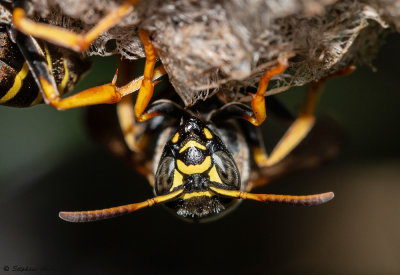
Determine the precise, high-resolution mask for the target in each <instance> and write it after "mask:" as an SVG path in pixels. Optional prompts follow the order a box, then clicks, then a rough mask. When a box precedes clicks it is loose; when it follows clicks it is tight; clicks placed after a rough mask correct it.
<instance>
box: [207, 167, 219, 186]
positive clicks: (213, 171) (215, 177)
mask: <svg viewBox="0 0 400 275" xmlns="http://www.w3.org/2000/svg"><path fill="white" fill-rule="evenodd" d="M208 176H209V177H210V181H213V182H218V183H222V180H221V178H220V177H219V175H218V172H217V169H216V168H215V165H214V166H213V167H212V168H211V170H210V172H209V173H208Z"/></svg>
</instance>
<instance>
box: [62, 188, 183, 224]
mask: <svg viewBox="0 0 400 275" xmlns="http://www.w3.org/2000/svg"><path fill="white" fill-rule="evenodd" d="M182 192H183V189H181V190H178V191H176V192H173V193H170V194H167V195H163V196H157V197H154V198H151V199H148V200H146V201H143V202H138V203H132V204H127V205H122V206H117V207H112V208H107V209H101V210H90V211H75V212H64V211H62V212H60V213H59V214H58V216H59V217H60V218H61V219H63V220H64V221H67V222H92V221H100V220H105V219H109V218H113V217H117V216H122V215H126V214H129V213H132V212H134V211H136V210H139V209H141V208H145V207H150V206H153V205H154V204H159V203H162V202H167V201H169V200H172V199H174V198H176V197H177V196H179V195H180V194H182Z"/></svg>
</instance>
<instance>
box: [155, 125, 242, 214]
mask: <svg viewBox="0 0 400 275" xmlns="http://www.w3.org/2000/svg"><path fill="white" fill-rule="evenodd" d="M210 186H211V187H212V186H215V187H218V188H223V189H226V190H239V189H240V176H239V171H238V169H237V167H236V164H235V161H234V160H233V158H232V156H231V154H230V153H229V152H228V150H227V148H226V146H225V145H224V144H223V143H222V141H221V139H220V138H219V137H218V136H217V135H216V134H215V133H214V132H212V131H211V130H210V129H209V128H208V127H207V126H206V124H205V123H203V122H202V121H201V120H199V119H198V118H196V117H188V118H183V119H182V122H181V124H180V126H179V128H178V129H177V130H176V132H175V133H173V135H172V137H171V139H170V140H169V141H168V142H167V144H166V145H165V147H164V150H163V153H162V156H161V159H160V162H159V165H158V169H157V172H156V177H155V192H156V194H157V195H164V194H167V193H170V192H174V191H177V190H179V189H183V190H184V192H183V194H182V195H181V196H180V197H179V200H178V201H174V202H170V203H168V204H167V206H168V207H170V208H173V209H174V210H175V211H176V213H177V214H178V215H180V216H183V217H188V218H193V219H198V218H204V217H208V216H213V215H215V214H218V213H220V212H221V211H223V210H225V209H226V207H227V206H228V205H229V204H230V203H231V202H232V199H227V198H222V197H219V196H217V195H216V194H215V193H213V192H212V191H211V190H210Z"/></svg>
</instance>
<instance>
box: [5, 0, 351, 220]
mask: <svg viewBox="0 0 400 275" xmlns="http://www.w3.org/2000/svg"><path fill="white" fill-rule="evenodd" d="M3 2H4V1H3ZM7 2H8V1H6V3H7ZM137 2H138V1H135V0H125V1H123V2H122V4H121V5H120V6H119V7H118V8H116V9H115V10H113V11H111V12H110V13H109V14H108V15H106V16H105V17H104V18H103V19H101V20H100V21H99V22H98V23H97V24H96V25H95V26H94V27H93V28H92V29H90V30H87V32H84V33H82V34H77V33H73V32H71V31H70V30H66V29H63V28H60V27H57V26H52V25H48V24H44V23H39V22H36V21H34V20H31V19H30V18H28V16H27V15H26V13H25V8H24V7H25V4H26V1H23V0H17V1H15V2H14V4H13V5H12V8H13V11H12V22H13V26H15V28H16V29H17V30H18V31H20V32H22V33H24V35H23V36H21V37H25V40H29V39H33V37H36V38H40V39H43V40H45V41H49V42H51V43H53V44H55V45H58V46H60V47H64V48H68V49H70V50H74V51H77V52H81V51H83V50H85V49H87V47H88V46H89V45H90V43H91V42H92V41H93V40H94V39H96V38H97V37H98V36H99V35H100V34H101V33H102V32H103V31H106V30H108V29H110V28H111V27H113V26H114V25H115V24H117V23H118V22H119V21H120V20H121V19H122V18H124V17H125V16H126V15H127V14H129V13H130V12H131V11H132V9H133V8H134V5H135V4H136V3H137ZM138 36H139V38H140V39H141V41H142V44H143V48H144V51H145V54H146V63H145V68H144V73H143V77H140V78H138V79H134V80H132V81H131V82H129V83H128V84H126V85H125V86H123V87H117V86H116V85H115V83H116V76H115V77H114V79H113V81H112V82H111V83H108V84H104V85H101V86H98V87H93V88H91V89H88V90H85V91H82V92H80V93H77V94H76V95H73V96H71V97H67V98H61V97H60V92H59V91H58V87H57V85H56V83H55V82H56V80H55V79H54V78H53V77H49V74H48V73H44V71H43V70H49V67H51V65H53V62H47V66H45V68H44V69H43V66H42V67H40V66H36V65H35V62H33V61H36V60H37V59H36V58H35V56H34V55H32V51H31V50H32V48H31V47H26V45H27V42H23V43H22V42H18V41H19V40H18V37H19V35H18V36H16V37H17V39H15V41H16V44H17V45H21V46H19V50H20V51H21V52H22V54H23V55H24V57H25V60H26V62H27V63H28V66H29V67H30V70H31V71H32V72H33V77H34V79H35V80H36V82H37V83H38V86H39V87H40V89H41V91H42V94H43V97H44V100H45V102H46V103H48V104H50V105H52V106H54V107H55V108H57V109H69V108H73V107H80V106H86V105H96V104H101V103H117V102H118V105H117V110H118V119H119V124H120V125H121V129H119V130H118V132H122V140H123V141H124V146H125V147H126V149H127V150H126V151H125V152H128V153H124V152H121V150H115V149H113V148H115V144H116V143H115V142H118V140H120V139H118V138H115V135H114V133H117V131H111V129H113V128H114V126H113V125H106V121H107V120H99V119H96V121H101V124H100V125H98V124H97V125H98V126H99V127H96V128H95V130H94V132H95V133H97V134H96V135H97V136H99V139H100V140H101V142H103V143H104V144H105V145H106V146H107V147H108V148H109V149H110V150H111V151H114V152H116V153H117V154H119V155H120V156H121V157H123V158H125V159H128V160H129V161H130V162H131V163H132V165H133V166H134V167H135V168H137V169H138V171H139V172H140V173H142V174H143V175H145V176H146V177H147V178H148V179H149V182H150V184H151V185H152V186H153V190H154V193H155V197H153V198H150V199H148V200H146V201H143V202H139V203H133V204H129V205H124V206H118V207H113V208H107V209H102V210H93V211H78V212H60V217H61V218H62V219H64V220H66V221H71V222H87V221H94V220H101V219H106V218H110V217H114V216H118V215H122V214H126V213H131V212H133V211H136V210H138V209H141V208H144V207H148V206H152V205H154V204H160V203H163V204H165V205H166V206H167V207H168V208H169V209H171V210H172V211H173V212H174V213H176V214H177V215H178V216H180V217H183V218H185V219H189V220H194V221H204V220H209V219H213V218H216V217H220V216H221V215H222V214H224V213H227V212H229V210H231V209H232V208H233V207H234V206H235V205H237V203H238V202H239V201H240V199H250V200H256V201H261V202H278V203H287V204H302V205H317V204H320V203H324V202H327V201H329V200H330V199H332V198H333V193H332V192H327V193H322V194H316V195H305V196H291V195H273V194H254V193H250V191H251V190H252V189H253V188H255V187H257V186H261V185H263V184H265V183H266V182H268V181H269V180H270V179H272V178H274V172H271V170H274V169H273V168H276V167H280V171H285V170H286V169H285V168H290V169H292V168H293V167H294V169H292V170H296V169H299V167H300V168H302V167H308V166H313V164H315V163H318V162H320V161H321V160H324V159H326V158H329V157H330V156H332V150H331V151H329V150H328V151H327V150H324V146H323V145H322V146H319V145H321V144H324V142H322V141H321V140H320V139H318V138H317V139H314V140H313V141H315V140H317V142H313V143H314V144H313V146H311V147H308V148H312V149H311V150H310V152H311V153H306V154H302V153H299V152H297V153H296V149H297V147H298V145H299V144H301V143H304V141H305V137H307V136H308V134H309V133H310V135H311V136H313V132H316V130H317V129H318V127H317V126H318V123H317V124H316V119H315V116H314V107H315V103H316V100H317V97H318V94H319V93H318V92H319V90H320V87H321V83H323V82H324V81H325V80H326V79H323V80H321V81H320V82H318V83H314V84H312V85H311V88H310V89H309V92H308V95H307V99H306V102H305V105H304V106H303V108H302V109H301V110H300V112H299V115H298V117H297V118H294V119H292V118H290V119H289V120H290V123H289V124H290V127H289V129H288V130H287V132H286V133H285V135H284V136H283V137H282V138H281V140H280V142H279V143H278V144H277V145H276V146H275V147H274V149H273V150H272V151H271V153H270V154H267V152H266V150H265V148H264V143H263V139H262V137H261V135H260V133H259V132H258V131H259V130H258V128H257V127H254V126H259V125H261V124H262V123H263V121H264V120H265V119H266V117H267V112H266V104H265V97H264V96H265V92H266V90H267V88H268V84H269V81H270V80H271V78H272V77H273V76H275V75H279V74H281V73H283V72H284V71H285V70H286V69H287V68H288V67H289V65H290V64H289V60H288V58H287V57H281V58H279V59H278V60H276V64H275V66H273V67H271V68H269V69H268V70H266V71H265V72H264V74H263V75H262V77H261V78H260V83H259V86H258V89H257V91H256V92H255V93H252V94H251V95H252V99H251V107H250V106H247V105H244V104H242V103H239V102H236V101H232V102H222V101H220V100H219V99H217V98H216V97H214V98H211V99H208V100H207V101H206V102H204V103H199V104H197V105H195V106H193V107H187V106H183V107H182V106H180V105H179V104H177V103H176V102H177V101H176V100H174V101H172V100H167V99H163V100H157V101H154V102H152V103H151V99H152V96H153V89H154V85H155V83H154V81H155V80H156V79H157V78H158V77H160V76H162V75H163V74H165V73H166V72H165V71H164V69H163V67H162V66H160V67H158V68H155V64H156V60H157V53H156V49H155V48H154V47H153V45H152V43H151V41H150V37H149V34H148V32H147V31H146V30H139V31H138ZM12 37H14V36H12ZM32 43H33V42H32ZM37 52H39V50H35V53H37ZM41 56H42V58H41V59H42V60H41V61H40V60H39V61H40V62H39V63H40V64H43V63H44V62H43V60H44V59H46V58H45V57H47V56H48V55H41ZM20 60H21V59H20ZM31 60H32V62H30V61H31ZM31 63H32V64H31ZM30 64H31V65H30ZM18 68H19V67H18ZM42 69H43V70H42ZM351 70H352V69H350V70H349V69H345V70H343V71H340V72H338V73H337V74H343V73H348V72H350V71H351ZM34 72H37V73H36V74H35V73H34ZM17 74H18V73H17ZM64 76H65V73H64ZM15 78H16V77H15ZM59 84H60V83H59ZM61 84H62V81H61ZM137 90H139V92H138V95H137V99H136V102H135V104H134V106H133V105H132V104H133V103H132V101H131V97H130V95H131V93H132V92H134V91H137ZM168 98H169V97H168ZM122 99H123V100H122ZM271 103H272V100H270V101H269V104H270V105H268V106H269V110H272V109H273V106H272V104H271ZM278 113H280V114H285V115H284V116H286V118H287V112H286V111H283V112H282V111H279V112H278ZM105 126H107V127H105ZM102 127H103V128H105V130H104V131H102V130H101V129H102ZM311 129H314V130H313V131H311ZM105 133H106V134H105ZM104 134H105V135H104ZM154 135H156V136H157V137H158V142H157V145H156V146H155V150H151V149H152V146H151V145H149V140H150V139H151V137H154ZM332 137H334V135H332V134H330V135H325V137H324V138H326V140H327V141H328V142H327V143H328V144H329V143H332V144H335V142H332ZM300 147H301V146H300ZM333 147H335V146H333ZM336 147H337V146H336ZM321 148H322V150H321V151H320V152H319V153H320V154H319V155H318V156H316V155H317V153H316V152H317V151H318V149H321ZM334 151H335V150H334ZM149 152H151V153H149ZM310 155H312V156H313V157H314V159H313V161H299V159H300V160H301V157H300V156H302V157H304V156H305V157H309V156H310ZM293 156H294V157H293ZM296 156H297V157H296ZM287 160H291V161H289V162H288V161H287ZM290 169H287V170H290ZM278 170H279V169H278ZM275 173H277V172H275ZM280 173H282V172H280Z"/></svg>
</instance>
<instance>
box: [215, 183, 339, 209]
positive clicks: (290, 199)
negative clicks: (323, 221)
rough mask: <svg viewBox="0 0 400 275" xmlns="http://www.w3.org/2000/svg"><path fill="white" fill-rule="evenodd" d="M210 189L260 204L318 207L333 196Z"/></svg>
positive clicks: (325, 194)
mask: <svg viewBox="0 0 400 275" xmlns="http://www.w3.org/2000/svg"><path fill="white" fill-rule="evenodd" d="M210 189H211V190H212V191H214V192H215V193H217V194H219V195H221V196H226V197H231V198H238V199H244V200H246V199H247V200H255V201H261V202H273V203H282V204H294V205H319V204H323V203H326V202H328V201H330V200H331V199H333V197H334V196H335V195H334V194H333V192H327V193H321V194H314V195H306V196H291V195H274V194H253V193H247V192H241V191H237V190H224V189H221V188H216V187H210Z"/></svg>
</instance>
